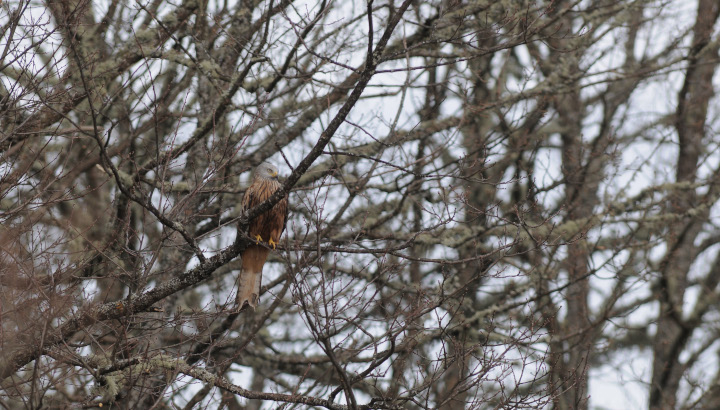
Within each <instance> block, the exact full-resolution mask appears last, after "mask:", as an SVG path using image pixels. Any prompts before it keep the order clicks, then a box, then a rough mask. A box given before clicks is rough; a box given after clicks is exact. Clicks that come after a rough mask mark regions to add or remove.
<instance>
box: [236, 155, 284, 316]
mask: <svg viewBox="0 0 720 410" xmlns="http://www.w3.org/2000/svg"><path fill="white" fill-rule="evenodd" d="M281 187H282V185H281V184H280V182H279V181H278V170H277V168H276V167H275V166H274V165H272V164H268V163H267V162H263V163H262V164H260V165H259V166H258V167H257V169H256V170H255V173H254V174H253V178H252V183H251V184H250V187H248V189H247V191H245V196H244V197H243V202H242V207H243V212H247V211H248V210H249V209H251V208H252V207H254V206H256V205H259V204H260V203H262V202H263V201H265V200H266V199H268V198H270V196H271V195H272V194H274V193H275V191H277V190H278V189H280V188H281ZM287 216H288V198H287V195H286V196H285V197H284V198H282V199H281V200H280V201H279V202H278V203H277V204H275V206H273V207H272V208H270V210H269V211H266V212H264V213H262V214H260V215H258V216H257V217H255V218H254V219H252V220H251V221H250V225H249V226H248V232H247V233H248V235H249V236H250V237H252V238H254V239H255V243H254V244H251V245H250V246H248V247H247V248H246V249H245V250H244V251H243V252H242V254H241V255H240V257H241V258H242V269H241V270H240V276H239V278H238V292H237V309H242V308H243V307H244V305H245V303H247V304H248V305H249V306H250V307H252V308H253V309H255V308H256V307H257V304H258V299H259V297H260V283H261V281H262V269H263V265H265V260H267V257H268V254H269V253H270V249H269V246H270V247H272V248H273V249H275V247H276V246H277V243H278V242H279V241H280V236H281V235H282V233H283V231H284V230H285V223H286V222H287ZM262 242H267V243H268V245H269V246H267V245H264V244H262Z"/></svg>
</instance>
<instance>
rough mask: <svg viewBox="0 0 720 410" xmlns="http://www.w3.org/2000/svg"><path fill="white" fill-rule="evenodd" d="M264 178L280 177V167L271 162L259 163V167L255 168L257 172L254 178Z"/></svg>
mask: <svg viewBox="0 0 720 410" xmlns="http://www.w3.org/2000/svg"><path fill="white" fill-rule="evenodd" d="M257 178H262V179H277V178H278V169H277V167H276V166H275V165H273V164H271V163H269V162H263V163H262V164H260V165H258V167H257V168H256V169H255V174H254V176H253V179H257Z"/></svg>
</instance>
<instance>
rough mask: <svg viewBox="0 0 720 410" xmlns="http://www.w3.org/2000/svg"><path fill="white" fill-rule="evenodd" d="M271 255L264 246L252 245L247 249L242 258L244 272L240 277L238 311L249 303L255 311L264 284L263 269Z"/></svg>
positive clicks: (242, 271) (241, 272)
mask: <svg viewBox="0 0 720 410" xmlns="http://www.w3.org/2000/svg"><path fill="white" fill-rule="evenodd" d="M269 253H270V249H268V248H266V247H264V246H258V245H250V246H248V247H247V249H245V251H244V252H243V254H242V255H241V258H242V270H241V271H240V276H239V277H238V291H237V309H242V308H243V305H244V304H245V303H247V304H248V305H249V306H250V307H252V308H253V309H255V308H256V307H257V305H258V300H259V299H260V283H261V282H262V268H263V265H264V264H265V260H266V259H267V257H268V254H269Z"/></svg>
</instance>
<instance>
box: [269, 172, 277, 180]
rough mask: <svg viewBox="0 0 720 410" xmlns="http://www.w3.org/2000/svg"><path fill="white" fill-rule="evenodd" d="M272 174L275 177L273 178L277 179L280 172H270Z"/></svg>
mask: <svg viewBox="0 0 720 410" xmlns="http://www.w3.org/2000/svg"><path fill="white" fill-rule="evenodd" d="M270 176H271V177H273V178H275V179H277V177H278V173H277V172H273V173H272V174H270Z"/></svg>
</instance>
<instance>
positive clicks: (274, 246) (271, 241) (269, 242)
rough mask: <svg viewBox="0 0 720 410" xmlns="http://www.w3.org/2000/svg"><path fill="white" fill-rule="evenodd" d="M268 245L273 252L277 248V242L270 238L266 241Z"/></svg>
mask: <svg viewBox="0 0 720 410" xmlns="http://www.w3.org/2000/svg"><path fill="white" fill-rule="evenodd" d="M268 244H269V245H270V246H272V248H273V250H275V248H277V242H275V241H273V240H272V238H270V240H269V241H268Z"/></svg>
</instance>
